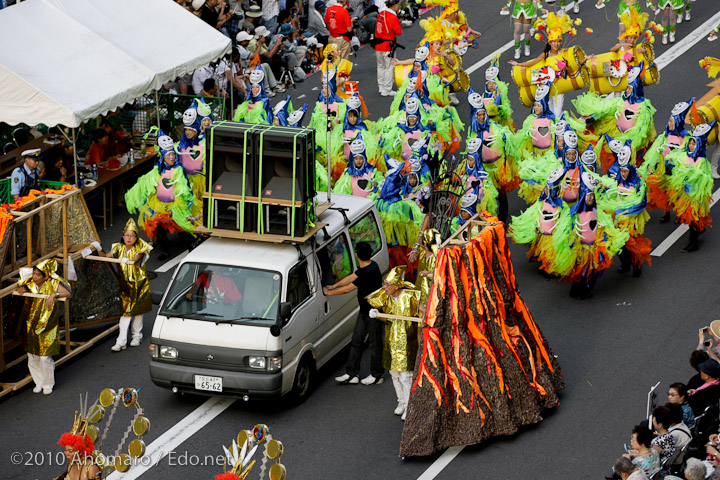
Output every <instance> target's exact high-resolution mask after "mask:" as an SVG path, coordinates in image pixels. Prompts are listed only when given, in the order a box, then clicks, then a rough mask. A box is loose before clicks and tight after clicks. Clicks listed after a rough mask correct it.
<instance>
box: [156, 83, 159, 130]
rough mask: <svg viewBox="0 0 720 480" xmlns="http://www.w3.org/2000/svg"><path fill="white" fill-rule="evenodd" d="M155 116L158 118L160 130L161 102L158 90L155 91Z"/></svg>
mask: <svg viewBox="0 0 720 480" xmlns="http://www.w3.org/2000/svg"><path fill="white" fill-rule="evenodd" d="M155 115H156V117H157V127H158V128H160V101H159V100H158V91H157V90H155Z"/></svg>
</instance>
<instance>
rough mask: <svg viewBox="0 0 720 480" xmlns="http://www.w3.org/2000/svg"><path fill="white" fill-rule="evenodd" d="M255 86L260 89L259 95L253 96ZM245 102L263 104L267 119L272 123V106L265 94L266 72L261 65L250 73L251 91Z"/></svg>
mask: <svg viewBox="0 0 720 480" xmlns="http://www.w3.org/2000/svg"><path fill="white" fill-rule="evenodd" d="M255 86H257V87H259V88H260V91H259V92H258V94H257V95H254V94H253V87H255ZM245 101H246V102H250V103H257V102H263V104H264V105H263V108H264V109H265V113H266V114H267V119H268V121H269V122H270V123H272V119H273V111H272V106H271V105H270V97H268V95H267V93H266V92H265V71H264V70H263V69H262V66H261V64H259V63H258V64H257V66H256V67H255V68H254V69H253V70H252V71H251V72H250V91H249V92H248V97H247V99H246V100H245Z"/></svg>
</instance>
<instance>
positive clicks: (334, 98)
mask: <svg viewBox="0 0 720 480" xmlns="http://www.w3.org/2000/svg"><path fill="white" fill-rule="evenodd" d="M322 86H323V87H325V86H327V87H328V89H329V90H330V96H329V97H325V93H324V92H323V90H324V89H323V88H321V89H320V95H318V102H321V103H329V104H333V103H345V102H344V101H343V99H342V98H340V97H339V96H338V94H337V91H336V90H337V79H336V78H335V72H334V71H332V70H331V71H330V73H328V72H322Z"/></svg>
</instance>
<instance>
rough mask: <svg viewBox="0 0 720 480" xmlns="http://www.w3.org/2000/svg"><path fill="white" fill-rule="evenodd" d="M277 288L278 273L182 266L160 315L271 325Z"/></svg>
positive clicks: (202, 264) (278, 296)
mask: <svg viewBox="0 0 720 480" xmlns="http://www.w3.org/2000/svg"><path fill="white" fill-rule="evenodd" d="M280 286H281V275H280V274H279V273H278V272H272V271H268V270H255V269H251V268H239V267H229V266H227V265H212V264H204V263H185V264H183V265H182V266H181V267H180V270H179V271H178V273H177V275H176V276H175V280H174V281H173V283H172V284H171V285H170V289H169V291H168V294H167V295H166V296H165V301H164V302H163V305H162V306H161V308H160V314H161V315H165V316H169V317H185V318H194V319H198V320H209V321H213V322H220V323H222V322H231V321H232V322H234V323H249V324H260V325H272V324H273V323H275V319H276V318H277V311H278V304H279V300H280Z"/></svg>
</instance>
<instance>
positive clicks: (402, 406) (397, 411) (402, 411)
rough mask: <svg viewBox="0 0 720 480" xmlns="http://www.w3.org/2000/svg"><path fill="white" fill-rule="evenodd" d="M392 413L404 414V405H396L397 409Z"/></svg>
mask: <svg viewBox="0 0 720 480" xmlns="http://www.w3.org/2000/svg"><path fill="white" fill-rule="evenodd" d="M393 413H394V414H395V415H402V414H403V413H405V405H403V404H402V403H398V404H397V407H395V411H393Z"/></svg>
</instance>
